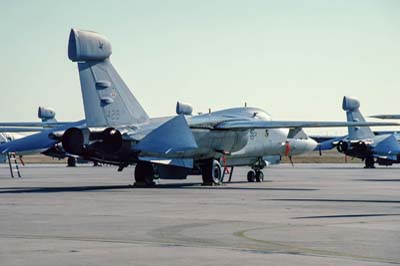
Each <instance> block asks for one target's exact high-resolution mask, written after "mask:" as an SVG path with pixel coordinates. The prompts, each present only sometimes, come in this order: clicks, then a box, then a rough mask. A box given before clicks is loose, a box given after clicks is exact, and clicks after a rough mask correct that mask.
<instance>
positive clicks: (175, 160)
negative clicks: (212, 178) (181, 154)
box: [139, 157, 193, 169]
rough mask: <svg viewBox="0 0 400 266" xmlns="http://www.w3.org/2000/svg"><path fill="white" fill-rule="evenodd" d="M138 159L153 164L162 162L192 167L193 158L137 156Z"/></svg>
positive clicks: (163, 163)
mask: <svg viewBox="0 0 400 266" xmlns="http://www.w3.org/2000/svg"><path fill="white" fill-rule="evenodd" d="M139 160H141V161H146V162H150V163H154V164H162V165H171V166H178V167H184V168H190V169H192V168H193V159H190V158H187V159H182V158H173V159H165V158H156V157H139Z"/></svg>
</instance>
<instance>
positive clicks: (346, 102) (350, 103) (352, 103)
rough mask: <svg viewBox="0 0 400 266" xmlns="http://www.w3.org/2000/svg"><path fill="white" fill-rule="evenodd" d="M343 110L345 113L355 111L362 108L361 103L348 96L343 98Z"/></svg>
mask: <svg viewBox="0 0 400 266" xmlns="http://www.w3.org/2000/svg"><path fill="white" fill-rule="evenodd" d="M342 108H343V110H344V111H355V110H358V109H359V108H360V102H359V101H358V100H357V99H355V98H351V97H348V96H345V97H343V105H342Z"/></svg>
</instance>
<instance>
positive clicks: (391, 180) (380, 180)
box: [353, 178, 400, 182]
mask: <svg viewBox="0 0 400 266" xmlns="http://www.w3.org/2000/svg"><path fill="white" fill-rule="evenodd" d="M353 180H355V181H365V182H400V179H366V178H364V179H353Z"/></svg>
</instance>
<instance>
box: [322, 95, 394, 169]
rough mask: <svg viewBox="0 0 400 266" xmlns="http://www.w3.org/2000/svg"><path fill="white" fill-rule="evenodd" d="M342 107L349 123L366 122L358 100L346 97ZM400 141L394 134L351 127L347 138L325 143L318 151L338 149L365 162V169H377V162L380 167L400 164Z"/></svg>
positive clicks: (367, 128) (333, 139) (338, 138)
mask: <svg viewBox="0 0 400 266" xmlns="http://www.w3.org/2000/svg"><path fill="white" fill-rule="evenodd" d="M342 107H343V110H344V111H346V115H347V121H349V122H365V119H364V117H363V115H362V114H361V112H360V109H359V108H360V102H359V101H358V100H357V99H354V98H350V97H344V98H343V104H342ZM399 140H400V136H399V135H398V134H397V133H394V132H379V133H374V132H373V131H372V130H371V129H370V128H369V127H349V129H348V135H347V136H343V137H337V138H336V137H335V138H332V139H330V140H326V141H323V142H321V143H320V144H319V145H318V147H317V148H316V150H320V151H321V150H328V149H332V148H334V147H336V148H337V150H338V151H339V152H341V153H344V154H346V155H347V156H351V157H355V158H360V159H362V160H364V162H365V168H375V162H376V163H378V164H379V165H392V164H393V163H400V144H399Z"/></svg>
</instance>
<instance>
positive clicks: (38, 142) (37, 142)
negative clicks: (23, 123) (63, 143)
mask: <svg viewBox="0 0 400 266" xmlns="http://www.w3.org/2000/svg"><path fill="white" fill-rule="evenodd" d="M84 124H85V120H81V121H78V122H73V123H69V124H65V125H64V126H61V127H57V128H52V129H42V131H41V132H38V133H36V134H33V135H29V136H26V137H23V138H20V139H16V140H13V141H10V142H5V143H3V144H0V153H6V152H24V151H41V150H47V149H49V148H51V147H52V146H53V145H54V144H56V143H58V142H59V140H55V139H52V138H50V137H49V135H50V134H52V133H55V132H62V131H65V130H66V129H67V128H69V127H74V126H76V127H79V126H83V125H84ZM36 131H37V130H36Z"/></svg>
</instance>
